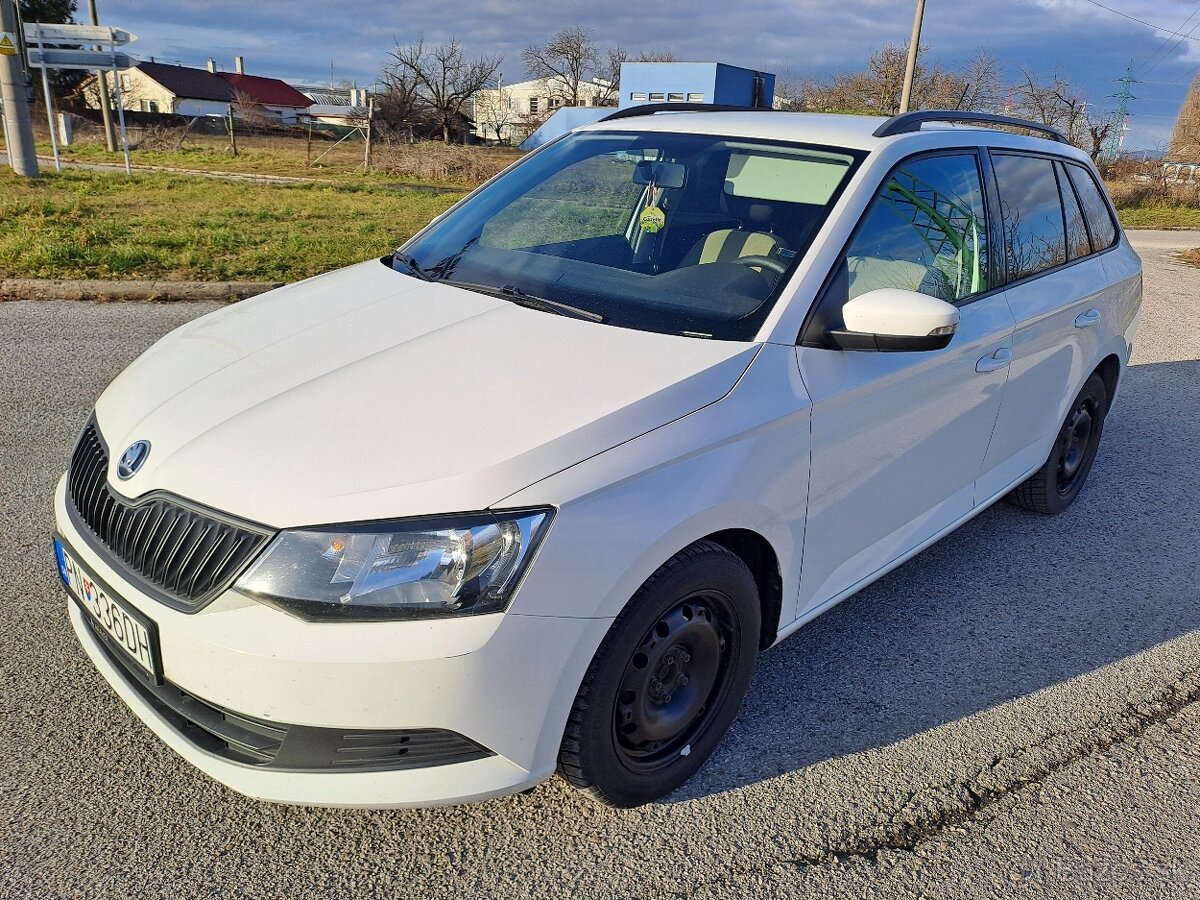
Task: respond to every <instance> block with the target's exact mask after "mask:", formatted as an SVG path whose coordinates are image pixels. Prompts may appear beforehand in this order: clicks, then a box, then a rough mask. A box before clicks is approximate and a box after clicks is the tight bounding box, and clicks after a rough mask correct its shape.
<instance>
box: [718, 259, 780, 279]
mask: <svg viewBox="0 0 1200 900" xmlns="http://www.w3.org/2000/svg"><path fill="white" fill-rule="evenodd" d="M729 261H730V262H732V263H737V264H738V265H739V266H758V267H759V268H763V269H770V270H771V271H772V272H774V273H775V274H776V275H783V274H786V273H787V266H786V265H785V264H784V263H783V262H781V261H780V260H778V259H775V258H774V257H773V256H739V257H738V258H737V259H731V260H729Z"/></svg>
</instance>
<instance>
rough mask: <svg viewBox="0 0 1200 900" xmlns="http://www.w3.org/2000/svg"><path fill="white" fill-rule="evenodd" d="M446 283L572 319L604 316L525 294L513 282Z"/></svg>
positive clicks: (602, 319) (594, 318)
mask: <svg viewBox="0 0 1200 900" xmlns="http://www.w3.org/2000/svg"><path fill="white" fill-rule="evenodd" d="M446 284H452V285H454V286H455V287H460V288H465V289H466V290H468V291H475V292H477V293H480V294H488V295H490V296H492V297H500V298H501V299H503V300H509V301H511V302H513V303H515V304H517V305H518V306H525V307H528V308H529V309H536V310H538V311H539V312H547V313H554V314H555V315H559V316H569V317H571V318H572V319H584V320H585V321H588V322H603V321H604V316H602V315H600V313H595V312H592V311H591V310H590V309H580V308H579V307H578V306H571V305H570V304H568V303H560V302H559V301H558V300H547V299H546V298H545V297H535V296H534V295H533V294H527V293H525V291H523V290H521V288H519V287H517V286H516V285H514V284H506V285H504V287H496V286H495V285H491V284H479V283H478V282H474V281H447V282H446Z"/></svg>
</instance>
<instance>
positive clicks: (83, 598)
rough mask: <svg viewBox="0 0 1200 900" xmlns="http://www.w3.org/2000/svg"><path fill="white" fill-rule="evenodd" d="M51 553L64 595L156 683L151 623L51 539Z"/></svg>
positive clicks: (157, 668)
mask: <svg viewBox="0 0 1200 900" xmlns="http://www.w3.org/2000/svg"><path fill="white" fill-rule="evenodd" d="M54 553H55V555H56V556H57V557H58V574H59V575H60V576H61V577H62V580H63V584H64V585H66V587H67V593H68V594H70V595H71V598H72V599H73V600H74V601H75V602H76V603H77V604H79V608H80V609H82V610H83V611H84V613H85V614H86V615H87V616H89V617H90V618H91V620H92V621H93V622H94V623H95V624H96V625H97V626H98V627H99V628H100V630H101V631H103V632H104V634H106V635H107V636H108V637H109V638H110V640H109V641H108V643H109V645H111V646H113V647H116V648H117V649H118V650H120V652H122V653H123V654H124V655H125V656H126V657H127V658H128V659H129V660H131V661H132V662H133V663H134V664H135V666H136V667H137V669H138V670H140V672H141V674H142V675H143V676H144V677H145V678H147V680H149V681H151V682H157V681H158V679H159V673H160V672H161V667H160V665H159V661H158V635H157V634H156V630H155V627H154V623H153V622H151V621H150V620H149V619H147V618H146V617H145V616H143V615H142V614H141V613H139V612H137V611H135V610H133V609H131V608H130V607H129V606H128V605H127V604H126V603H125V602H124V601H123V600H121V599H120V598H118V597H117V596H116V595H115V594H114V593H113V592H112V589H111V588H109V587H108V586H107V585H105V584H104V583H103V582H101V581H100V579H98V578H97V577H96V576H95V575H93V574H92V573H91V572H89V571H88V570H87V569H86V568H85V567H84V566H83V564H82V563H80V562H79V561H78V560H77V559H75V558H74V557H73V556H72V555H71V551H70V550H69V549H68V548H67V547H66V545H64V544H63V542H62V541H60V540H59V539H58V538H55V539H54Z"/></svg>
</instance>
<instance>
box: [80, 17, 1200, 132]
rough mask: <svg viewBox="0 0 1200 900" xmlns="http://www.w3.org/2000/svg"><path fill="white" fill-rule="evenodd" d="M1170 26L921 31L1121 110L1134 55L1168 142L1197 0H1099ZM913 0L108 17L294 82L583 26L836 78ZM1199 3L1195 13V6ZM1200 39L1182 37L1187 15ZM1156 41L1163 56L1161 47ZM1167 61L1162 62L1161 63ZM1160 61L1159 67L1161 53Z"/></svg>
mask: <svg viewBox="0 0 1200 900" xmlns="http://www.w3.org/2000/svg"><path fill="white" fill-rule="evenodd" d="M1100 2H1102V3H1103V4H1104V5H1105V6H1111V7H1112V8H1113V9H1116V10H1120V11H1121V12H1124V13H1125V14H1126V15H1128V16H1133V17H1134V18H1137V19H1142V20H1144V21H1145V22H1149V23H1152V25H1157V26H1161V28H1158V29H1156V28H1153V27H1148V26H1146V25H1142V24H1139V23H1137V22H1134V21H1131V20H1130V19H1128V18H1125V17H1123V16H1121V15H1119V14H1117V13H1115V12H1110V11H1108V10H1105V9H1102V8H1100V6H1098V5H1096V4H1094V3H1091V2H1088V0H968V2H961V0H960V2H957V3H948V2H934V3H930V4H928V5H927V7H926V13H925V25H924V30H923V31H922V35H921V43H922V45H925V46H927V47H928V48H929V53H930V56H929V59H930V60H932V61H937V62H940V63H942V64H943V65H948V66H954V65H957V64H959V63H961V62H963V61H965V60H966V59H968V58H969V57H971V56H972V55H973V54H974V53H975V51H976V50H978V49H986V50H988V51H989V52H990V53H992V54H993V55H994V56H996V57H997V59H999V60H1000V61H1001V63H1002V64H1003V65H1004V66H1005V67H1006V70H1007V72H1008V75H1009V77H1010V78H1016V77H1017V76H1018V75H1019V71H1020V69H1021V68H1022V67H1029V68H1030V69H1032V70H1033V71H1035V72H1037V73H1039V74H1042V75H1050V74H1052V73H1053V72H1055V71H1057V72H1059V73H1061V74H1062V75H1064V76H1066V77H1067V78H1068V79H1069V80H1070V81H1071V83H1072V84H1073V85H1075V86H1076V87H1077V88H1078V89H1079V90H1081V91H1082V92H1083V93H1084V94H1085V95H1086V96H1087V97H1088V98H1089V100H1090V102H1091V103H1092V104H1093V105H1094V107H1095V108H1097V109H1099V110H1108V109H1111V108H1112V105H1113V103H1114V100H1113V98H1112V96H1111V95H1113V94H1115V93H1116V91H1117V89H1118V85H1117V84H1116V83H1115V80H1116V79H1117V78H1119V77H1120V76H1121V75H1122V74H1124V71H1125V68H1126V66H1127V65H1129V64H1130V62H1132V63H1133V65H1134V71H1135V75H1137V74H1139V73H1140V72H1141V71H1142V70H1147V71H1148V74H1147V76H1146V79H1145V83H1143V84H1140V85H1135V86H1134V88H1135V89H1134V93H1135V94H1136V95H1137V100H1135V101H1133V102H1132V104H1131V106H1130V111H1131V114H1132V115H1131V123H1132V126H1133V127H1132V130H1131V132H1130V135H1129V139H1128V140H1127V144H1126V146H1128V147H1146V148H1154V147H1158V146H1161V145H1163V144H1165V143H1166V142H1167V139H1168V138H1169V135H1170V130H1171V126H1172V124H1173V121H1174V116H1175V114H1176V112H1177V111H1178V109H1179V106H1180V104H1181V103H1182V101H1183V97H1184V95H1185V94H1186V92H1187V86H1188V84H1189V83H1190V81H1191V77H1192V75H1193V74H1194V72H1195V69H1196V63H1197V61H1200V13H1197V14H1195V15H1191V14H1192V13H1193V11H1194V10H1196V4H1195V3H1194V2H1193V0H1100ZM912 10H913V7H912V4H911V2H901V0H803V2H797V0H661V2H658V3H652V4H651V3H647V2H645V0H608V2H606V3H604V4H585V3H580V2H578V0H540V2H538V3H514V2H511V0H441V2H437V3H414V2H411V0H406V2H401V3H396V2H387V0H354V2H349V3H341V4H330V3H328V2H327V0H171V2H163V0H101V14H102V16H103V17H104V21H105V22H108V23H111V24H114V25H119V26H121V27H123V28H126V29H128V30H130V31H133V32H134V33H136V34H138V35H139V37H140V40H139V42H138V43H137V44H134V45H133V50H134V52H135V53H136V54H138V55H140V56H142V57H144V58H145V57H150V56H154V57H155V58H157V59H159V60H160V61H169V62H175V61H179V62H182V63H184V64H185V65H194V66H202V65H204V62H205V60H206V59H208V58H209V57H213V58H215V59H217V60H218V62H219V63H220V64H221V66H222V67H223V68H225V69H231V68H232V67H233V57H234V56H235V55H242V56H245V57H246V65H247V70H248V71H250V72H252V73H257V74H265V75H275V76H278V77H282V78H286V79H289V80H293V81H314V82H322V81H327V80H329V78H330V66H331V64H332V71H333V78H334V79H335V80H338V81H341V80H354V81H356V82H357V83H359V84H360V85H370V84H372V83H373V82H374V81H375V79H376V78H377V77H378V73H379V70H380V68H381V67H382V66H383V65H384V63H385V62H386V61H387V54H388V50H389V49H390V48H391V47H392V46H393V45H394V43H395V42H396V41H400V42H402V43H407V42H408V41H411V40H414V39H415V38H417V37H418V35H420V34H422V33H423V34H424V35H425V37H426V39H427V40H430V41H434V42H437V41H443V40H446V39H448V38H449V37H450V36H452V35H453V36H455V37H457V38H458V39H459V40H461V41H462V42H463V43H464V44H465V45H466V47H467V49H468V50H469V51H470V52H471V53H473V54H477V55H478V54H489V55H493V54H501V55H503V56H504V59H505V62H504V65H503V67H502V70H503V73H504V77H505V80H506V81H510V82H511V81H516V80H520V79H522V78H524V77H525V72H524V69H523V66H522V65H521V62H520V54H521V50H522V49H523V48H524V47H525V46H527V45H528V44H529V43H531V42H540V41H543V40H545V39H546V38H547V37H549V36H550V35H551V34H552V33H553V32H554V31H556V30H557V29H559V28H562V27H565V26H567V25H571V24H575V23H580V24H583V25H584V26H586V27H589V28H591V29H592V31H593V33H594V36H595V39H596V40H597V42H598V43H600V44H602V45H621V46H624V47H627V48H629V49H631V50H633V51H635V52H636V51H638V50H670V51H671V52H673V53H674V54H675V55H676V57H677V58H679V59H690V60H717V61H721V62H728V63H732V64H734V65H742V66H747V67H753V68H761V69H766V70H768V71H775V72H778V71H781V70H782V69H784V68H790V69H791V70H792V71H793V72H794V73H797V74H805V73H811V74H815V75H821V76H827V75H831V74H833V73H835V72H839V71H847V70H852V69H856V68H861V67H862V66H863V65H864V64H865V62H866V60H867V57H868V55H869V53H870V51H871V50H872V49H875V48H879V47H882V46H883V45H884V44H885V43H888V42H891V43H895V44H903V43H905V42H907V40H908V36H909V30H910V29H911V27H912ZM1189 15H1191V18H1190V19H1189ZM1185 22H1186V23H1187V24H1186V26H1185V27H1184V28H1183V34H1184V35H1186V34H1187V33H1188V31H1189V30H1190V29H1192V28H1193V27H1195V28H1196V30H1195V33H1194V34H1192V36H1191V39H1178V38H1175V37H1172V35H1171V32H1174V31H1176V30H1178V29H1179V28H1180V26H1181V25H1182V24H1183V23H1185ZM1155 54H1157V56H1156V55H1155ZM1152 59H1153V60H1157V62H1153V63H1152ZM1151 65H1153V68H1150V66H1151Z"/></svg>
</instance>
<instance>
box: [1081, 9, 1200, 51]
mask: <svg viewBox="0 0 1200 900" xmlns="http://www.w3.org/2000/svg"><path fill="white" fill-rule="evenodd" d="M1087 2H1088V3H1090V4H1092V6H1098V7H1100V8H1101V9H1106V10H1108V11H1109V12H1110V13H1114V14H1116V15H1118V16H1123V17H1124V18H1126V19H1129V20H1130V21H1132V22H1137V23H1138V24H1139V25H1145V26H1146V27H1147V28H1153V29H1154V30H1155V31H1166V32H1168V33H1171V34H1174V32H1172V31H1171V29H1169V28H1164V27H1163V26H1161V25H1155V24H1154V23H1153V22H1147V21H1146V20H1145V19H1139V18H1138V17H1137V16H1131V15H1130V14H1129V13H1126V12H1121V10H1119V9H1113V8H1112V7H1111V6H1105V5H1104V4H1103V3H1098V2H1096V0H1087ZM1189 40H1193V41H1198V40H1200V38H1189Z"/></svg>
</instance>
